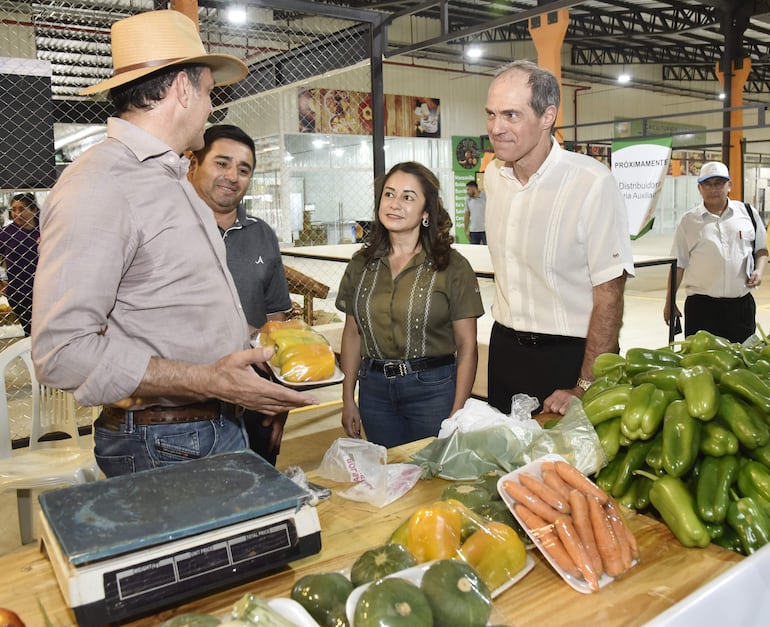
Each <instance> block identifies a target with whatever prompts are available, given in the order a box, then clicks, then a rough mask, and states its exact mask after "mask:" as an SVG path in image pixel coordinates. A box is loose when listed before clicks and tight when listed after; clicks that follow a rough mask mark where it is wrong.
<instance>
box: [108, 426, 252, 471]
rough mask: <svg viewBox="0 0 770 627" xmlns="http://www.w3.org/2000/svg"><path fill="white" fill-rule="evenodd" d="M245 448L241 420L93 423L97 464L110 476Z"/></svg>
mask: <svg viewBox="0 0 770 627" xmlns="http://www.w3.org/2000/svg"><path fill="white" fill-rule="evenodd" d="M245 448H246V436H245V433H244V430H243V423H242V422H241V420H240V418H224V417H220V418H218V419H216V420H199V421H196V422H180V423H175V424H164V425H146V426H145V425H134V424H132V423H131V422H130V421H127V422H126V423H125V424H123V425H121V426H120V427H117V428H116V427H111V426H106V425H105V423H104V422H103V421H102V419H101V418H98V419H97V420H96V422H95V423H94V454H95V457H96V463H97V464H98V465H99V468H100V469H101V471H102V472H103V473H104V474H105V475H106V476H108V477H114V476H116V475H125V474H128V473H132V472H139V471H140V470H149V469H151V468H159V467H161V466H168V465H171V464H177V463H179V462H186V461H189V460H191V459H199V458H201V457H207V456H209V455H213V454H215V453H227V452H230V451H240V450H243V449H245Z"/></svg>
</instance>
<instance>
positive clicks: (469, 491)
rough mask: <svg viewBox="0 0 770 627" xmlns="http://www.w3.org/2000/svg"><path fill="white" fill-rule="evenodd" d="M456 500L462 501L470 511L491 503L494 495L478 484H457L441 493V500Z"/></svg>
mask: <svg viewBox="0 0 770 627" xmlns="http://www.w3.org/2000/svg"><path fill="white" fill-rule="evenodd" d="M449 499H454V500H456V501H460V503H462V504H463V505H465V506H466V507H468V508H470V509H475V508H476V507H478V506H479V505H481V504H482V503H489V501H491V500H492V495H491V494H490V493H489V491H488V490H487V489H486V488H485V487H483V486H482V485H479V484H477V483H456V484H453V485H450V486H447V487H446V488H445V489H444V491H443V492H442V493H441V500H442V501H448V500H449Z"/></svg>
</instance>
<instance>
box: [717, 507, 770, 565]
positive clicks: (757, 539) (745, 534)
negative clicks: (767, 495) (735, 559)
mask: <svg viewBox="0 0 770 627" xmlns="http://www.w3.org/2000/svg"><path fill="white" fill-rule="evenodd" d="M727 524H728V525H730V527H732V528H733V529H734V530H735V532H736V533H737V534H738V537H739V538H740V540H741V545H742V546H743V550H744V552H745V554H746V555H751V554H752V553H754V552H756V551H758V550H759V549H761V548H762V547H763V546H765V545H766V544H767V543H769V542H770V517H768V515H767V513H766V512H765V510H764V509H762V507H760V505H759V503H757V501H756V500H755V499H753V498H751V497H750V496H744V497H743V498H741V499H738V500H737V501H733V502H732V503H730V507H729V509H728V510H727Z"/></svg>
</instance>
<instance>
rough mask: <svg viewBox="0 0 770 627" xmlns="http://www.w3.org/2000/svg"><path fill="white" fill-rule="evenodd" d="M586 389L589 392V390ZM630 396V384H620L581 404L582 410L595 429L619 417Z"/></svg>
mask: <svg viewBox="0 0 770 627" xmlns="http://www.w3.org/2000/svg"><path fill="white" fill-rule="evenodd" d="M588 389H589V390H590V389H591V388H588ZM630 394H631V384H630V383H620V384H618V385H616V386H614V387H611V388H609V389H607V390H604V391H603V392H600V393H599V394H597V395H596V396H594V397H593V398H592V399H590V400H589V401H588V402H587V403H583V409H584V410H585V412H586V416H588V420H590V421H591V424H592V425H593V426H594V427H595V426H596V425H598V424H601V423H602V422H604V421H605V420H610V419H612V418H617V417H619V416H620V415H622V413H623V410H624V409H625V408H626V403H627V402H628V397H629V396H630Z"/></svg>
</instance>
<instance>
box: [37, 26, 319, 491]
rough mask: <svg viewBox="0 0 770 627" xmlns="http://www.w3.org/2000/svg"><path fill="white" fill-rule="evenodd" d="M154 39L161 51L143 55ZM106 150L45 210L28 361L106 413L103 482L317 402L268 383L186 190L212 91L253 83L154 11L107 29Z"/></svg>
mask: <svg viewBox="0 0 770 627" xmlns="http://www.w3.org/2000/svg"><path fill="white" fill-rule="evenodd" d="M148 42H151V43H148ZM112 55H113V66H114V75H113V77H112V78H110V79H108V80H106V81H103V82H101V83H99V84H97V85H94V86H92V87H89V88H88V89H85V90H83V92H81V93H83V94H94V93H98V92H102V91H106V90H109V95H110V98H111V100H112V102H113V104H114V106H115V108H116V111H117V117H115V118H110V119H109V120H108V122H107V139H106V140H105V141H104V142H102V143H100V144H99V145H97V146H95V147H93V148H92V149H90V150H89V151H87V152H86V153H85V154H83V155H82V156H81V157H80V158H79V159H78V160H77V161H76V162H75V163H73V164H72V165H71V166H69V167H68V168H67V169H66V170H65V172H64V173H63V174H62V176H61V179H60V180H59V182H58V183H57V184H56V186H55V187H54V188H53V190H52V191H51V193H50V195H49V197H48V199H47V202H46V204H45V206H44V208H43V210H42V212H41V231H42V238H41V245H40V263H39V266H38V271H37V278H36V282H35V293H34V298H35V300H34V310H33V320H34V323H33V329H34V331H33V337H32V354H33V359H34V362H35V368H36V372H37V375H38V378H39V379H40V381H41V383H44V384H45V385H49V386H52V387H57V388H62V389H65V390H72V391H73V392H74V394H75V397H76V398H77V399H78V400H79V401H80V402H81V403H82V404H84V405H104V410H103V411H102V414H101V415H100V417H99V418H98V419H97V421H96V423H95V426H94V443H95V453H96V459H97V461H98V463H99V466H100V468H101V469H102V471H103V472H104V473H105V474H106V475H107V476H114V475H119V474H125V473H129V472H134V471H139V470H144V469H148V468H154V467H158V466H162V465H165V464H170V463H174V462H179V461H185V460H189V459H195V458H198V457H204V456H207V455H210V454H213V453H220V452H224V451H232V450H239V449H243V448H246V440H245V436H244V434H243V425H242V419H241V415H242V410H243V408H244V407H246V408H249V409H254V410H257V411H260V412H263V413H266V414H270V415H274V414H278V413H281V412H284V411H288V410H289V409H292V408H294V407H299V406H304V405H310V404H313V403H314V402H316V401H315V399H314V398H313V397H312V396H309V395H306V394H302V393H299V392H296V391H293V390H290V389H287V388H285V387H282V386H280V385H276V384H275V383H271V382H270V381H268V380H266V379H265V378H263V377H261V376H260V374H259V371H258V370H255V369H254V367H253V364H258V368H259V366H261V368H264V365H263V364H262V362H264V361H265V360H266V359H268V358H269V357H270V355H271V350H272V349H261V348H250V345H249V331H248V326H247V324H246V320H245V318H244V315H243V311H242V309H241V305H240V300H239V298H238V292H237V290H236V287H235V285H234V283H233V280H232V277H231V275H230V273H229V271H228V270H227V260H226V256H225V248H224V244H223V243H222V238H221V237H220V235H219V233H218V231H217V225H216V222H215V220H214V217H213V215H212V212H211V210H210V209H209V208H208V206H207V205H206V203H205V202H204V201H202V200H201V199H200V198H199V196H198V194H197V193H196V192H195V190H194V189H193V187H192V185H191V184H190V182H189V181H188V180H187V176H186V175H187V166H188V161H187V159H186V158H184V157H182V156H181V155H182V153H183V152H184V151H185V150H188V149H190V150H197V149H199V148H202V147H203V131H204V127H205V124H206V120H207V119H208V117H209V115H210V113H211V98H210V93H211V90H212V88H213V87H214V86H215V85H226V84H229V83H233V82H235V81H237V80H240V79H241V78H243V77H244V76H245V75H246V72H247V69H246V66H245V65H244V64H243V63H242V62H241V61H240V60H238V59H237V58H235V57H232V56H230V55H225V54H207V53H206V51H205V49H204V47H203V44H202V43H201V40H200V37H199V35H198V32H197V29H196V27H195V24H194V23H193V22H192V21H191V20H190V19H189V18H187V17H185V16H184V15H182V14H181V13H179V12H177V11H151V12H147V13H141V14H138V15H134V16H132V17H129V18H126V19H124V20H121V21H119V22H116V23H115V24H114V25H113V26H112Z"/></svg>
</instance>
